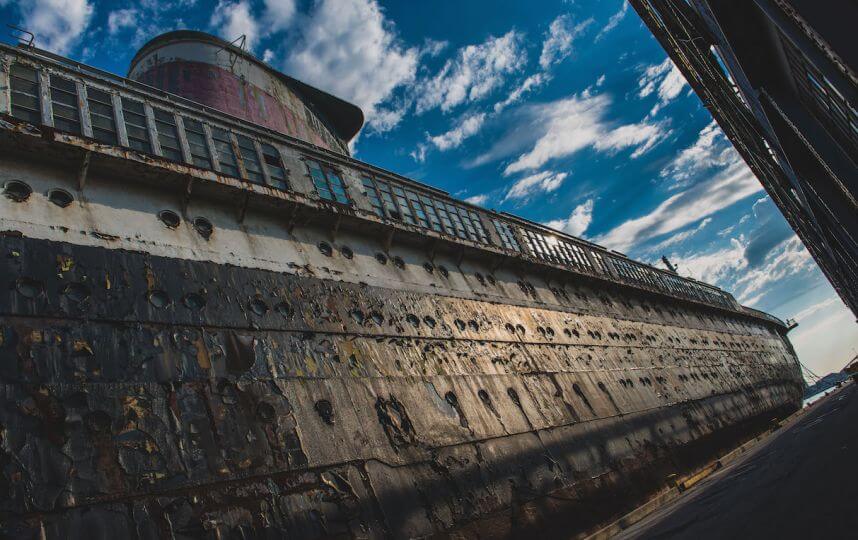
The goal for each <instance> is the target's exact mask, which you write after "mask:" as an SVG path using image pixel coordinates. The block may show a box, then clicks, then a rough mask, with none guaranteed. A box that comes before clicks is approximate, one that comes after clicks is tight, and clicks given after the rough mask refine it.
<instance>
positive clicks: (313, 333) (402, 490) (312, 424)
mask: <svg viewBox="0 0 858 540" xmlns="http://www.w3.org/2000/svg"><path fill="white" fill-rule="evenodd" d="M2 245H3V249H4V254H3V255H4V257H3V259H2V261H3V262H2V271H0V275H3V276H7V279H8V280H9V281H8V282H7V284H6V286H5V287H4V289H5V291H6V293H5V295H3V296H2V298H0V313H2V314H3V327H2V336H3V338H2V348H0V358H2V360H0V365H2V366H3V370H2V378H3V380H4V381H5V386H4V392H5V396H4V400H5V402H6V403H7V404H9V406H8V407H6V408H5V409H4V410H3V411H2V412H0V418H2V420H0V423H2V425H3V427H4V455H5V458H4V462H5V463H6V464H7V465H6V468H5V469H4V471H5V473H4V477H5V482H6V487H7V489H8V492H9V493H10V497H9V498H8V499H7V503H6V508H5V511H6V512H7V519H6V521H5V522H4V523H5V524H6V527H7V529H6V530H7V532H12V533H14V532H15V531H16V530H18V529H17V527H25V526H30V527H34V526H35V527H37V528H38V527H46V530H48V531H52V530H53V531H55V532H57V533H59V532H60V531H64V530H69V529H67V527H70V528H72V529H75V528H77V527H80V526H82V525H81V524H80V523H78V522H77V521H76V520H80V519H83V518H82V517H81V516H82V514H81V512H83V509H84V508H88V507H92V506H93V505H95V510H93V512H95V513H94V514H92V513H91V514H90V515H91V516H93V517H92V519H93V520H95V521H96V522H98V523H99V526H100V527H116V528H117V529H114V530H118V529H125V528H128V527H131V528H139V527H142V526H143V525H142V524H137V523H135V521H134V520H135V513H138V514H140V515H141V516H147V517H146V518H145V520H144V521H145V522H146V523H147V524H146V527H154V529H153V531H152V533H153V534H155V535H156V536H158V535H164V534H167V533H168V531H171V530H172V531H173V532H180V531H181V532H184V533H191V534H193V531H194V530H198V531H204V530H206V529H207V528H209V529H211V530H215V529H217V530H222V531H223V532H229V533H230V534H236V531H238V530H242V528H245V529H246V530H248V531H250V530H255V531H257V532H259V531H262V530H270V531H280V532H281V533H288V534H289V535H295V536H302V537H318V536H326V535H339V534H342V535H347V536H348V535H352V536H358V537H360V536H363V535H368V536H374V535H377V536H384V535H388V534H390V535H394V536H413V535H417V536H419V535H427V534H436V533H440V532H443V531H446V530H449V529H450V528H456V527H461V526H464V525H467V523H468V522H469V521H471V520H473V519H477V518H479V517H485V516H487V515H491V514H492V513H494V512H498V511H502V510H503V509H504V508H506V507H508V505H510V504H512V501H511V500H510V497H511V496H512V495H511V493H510V492H509V487H508V483H509V482H510V481H512V482H514V483H515V484H516V485H519V484H520V488H516V489H521V490H522V493H518V494H517V495H515V496H516V497H522V498H523V500H522V501H520V503H523V501H524V500H531V499H535V498H536V499H538V498H539V497H540V496H541V495H545V494H549V493H552V492H555V491H557V490H569V489H572V491H573V492H574V491H575V489H577V487H576V486H578V484H579V483H581V482H583V483H584V485H587V484H588V481H587V480H586V479H587V478H594V477H600V476H601V475H608V477H614V476H617V475H619V476H618V478H616V479H615V480H613V481H612V480H609V478H604V479H603V481H604V482H605V484H607V485H610V484H612V483H614V482H618V483H620V484H622V481H621V477H622V476H623V475H624V474H625V472H626V469H628V472H629V473H630V474H631V473H632V472H633V471H636V470H639V469H645V468H646V467H647V466H648V464H649V463H650V462H660V461H663V460H668V461H669V460H671V459H672V458H671V456H673V455H674V454H676V455H681V454H682V452H683V451H682V449H681V447H682V445H683V444H684V443H693V441H695V440H698V439H704V440H705V438H706V437H707V436H708V435H711V434H715V433H717V432H718V431H719V430H720V429H723V428H726V427H727V426H730V425H733V424H739V425H741V424H742V423H743V421H747V422H751V421H753V420H755V419H756V418H757V417H759V416H761V415H762V416H765V415H769V414H772V413H773V412H775V411H777V410H779V409H782V408H784V409H785V408H789V407H790V406H791V404H793V403H794V402H795V400H796V399H797V397H796V396H800V388H799V386H798V384H797V382H796V379H795V378H794V373H793V368H792V364H791V362H790V361H789V360H788V356H789V353H788V352H787V348H786V347H785V345H784V342H783V341H782V339H781V338H780V337H779V336H777V334H775V333H772V332H771V331H767V330H764V329H763V328H761V329H759V331H758V333H757V335H736V334H735V333H734V332H733V331H731V330H730V329H729V328H728V327H727V326H724V327H723V328H721V329H720V330H718V324H717V323H705V324H704V323H701V324H700V325H699V329H696V330H692V331H690V332H689V331H688V330H686V329H684V328H682V327H671V326H670V325H656V324H646V323H641V322H637V323H633V322H627V323H625V324H626V332H625V333H624V334H619V333H616V332H615V331H614V330H607V328H609V327H610V328H616V325H617V321H613V320H611V319H609V318H604V317H602V318H596V317H593V318H576V320H575V322H574V323H571V321H570V320H569V316H568V314H563V313H559V312H556V311H553V310H541V309H537V308H535V307H530V308H525V307H518V308H516V307H512V306H503V305H496V304H488V303H484V302H477V301H464V300H457V299H450V298H446V297H443V296H437V295H434V296H433V295H427V294H415V293H407V292H401V291H395V290H389V289H380V288H375V287H368V286H361V285H359V284H346V283H334V282H330V281H322V280H318V279H315V278H306V277H297V276H286V275H283V274H279V273H273V272H266V271H260V270H250V269H241V268H233V267H227V266H218V265H213V264H211V263H205V262H193V261H183V260H177V259H165V258H161V257H152V256H147V255H144V254H139V253H130V252H111V251H108V250H105V249H103V248H95V247H81V246H74V245H70V244H56V243H50V242H46V241H34V240H28V239H25V238H19V237H15V236H14V235H9V236H5V237H4V239H3V244H2ZM46 261H48V262H49V264H46ZM465 321H467V322H465ZM504 321H508V322H515V323H516V326H519V327H520V328H521V329H520V330H517V331H516V332H514V333H510V332H509V331H508V330H507V327H506V323H505V322H504ZM461 326H464V329H460V328H461ZM549 329H550V331H549ZM632 329H634V330H632ZM540 330H542V331H540ZM603 330H604V331H606V332H607V333H606V334H605V335H601V332H602V331H603ZM633 332H634V333H633ZM685 333H688V334H687V335H690V336H693V337H685V338H682V337H676V338H675V337H674V336H681V335H683V334H685ZM614 336H617V337H616V338H615V337H614ZM638 336H640V337H638ZM632 338H634V339H632ZM668 338H670V340H671V341H674V340H675V341H676V343H677V346H673V347H672V346H671V345H670V342H669V341H667V339H668ZM604 341H609V342H610V343H611V344H610V345H608V344H602V343H603V342H604ZM682 342H684V343H685V345H678V344H679V343H682ZM704 342H705V343H704ZM721 343H724V344H728V343H729V345H728V346H726V347H725V346H722V345H720V344H721ZM707 450H708V449H707ZM705 453H707V452H706V451H703V452H701V454H705ZM662 466H663V464H662ZM350 478H351V480H349V479H350ZM651 482H652V479H650V481H649V482H642V484H641V485H640V486H639V487H640V489H642V490H646V488H647V487H652V484H651ZM601 483H602V481H600V482H599V484H597V485H594V486H591V488H590V489H593V490H595V491H598V490H599V488H600V484H601ZM605 487H606V488H607V486H605ZM457 493H458V495H457ZM466 493H469V495H465V494H466ZM165 497H166V499H167V500H169V501H170V503H169V504H168V505H167V507H166V508H165V507H162V506H160V505H161V504H162V503H163V502H164V498H165ZM462 497H464V498H462ZM156 501H159V502H156ZM153 505H154V506H153ZM177 507H178V508H177ZM181 508H185V510H181ZM175 512H179V513H180V514H181V515H182V516H184V517H183V518H182V519H177V518H176V517H175V516H174V515H173V514H174V513H175ZM427 515H428V516H429V517H428V518H427ZM10 516H17V517H14V518H12V517H10ZM96 516H97V517H96ZM108 516H110V517H109V518H108ZM182 520H184V521H182ZM305 520H306V521H308V522H307V523H304V522H303V521H305ZM153 522H154V523H155V524H157V523H160V525H155V524H153ZM111 523H112V524H111ZM22 530H23V529H22Z"/></svg>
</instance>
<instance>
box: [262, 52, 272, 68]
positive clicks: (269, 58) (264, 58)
mask: <svg viewBox="0 0 858 540" xmlns="http://www.w3.org/2000/svg"><path fill="white" fill-rule="evenodd" d="M262 61H263V62H265V63H266V64H270V63H271V62H273V61H274V51H272V50H271V49H265V51H263V53H262Z"/></svg>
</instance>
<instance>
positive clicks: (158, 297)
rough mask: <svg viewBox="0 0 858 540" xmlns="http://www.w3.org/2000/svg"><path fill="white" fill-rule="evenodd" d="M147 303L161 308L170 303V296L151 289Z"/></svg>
mask: <svg viewBox="0 0 858 540" xmlns="http://www.w3.org/2000/svg"><path fill="white" fill-rule="evenodd" d="M149 303H150V304H152V305H153V306H155V307H156V308H158V309H162V308H165V307H167V306H169V305H170V296H169V295H168V294H167V293H165V292H164V291H152V292H150V293H149Z"/></svg>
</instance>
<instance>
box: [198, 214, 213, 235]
mask: <svg viewBox="0 0 858 540" xmlns="http://www.w3.org/2000/svg"><path fill="white" fill-rule="evenodd" d="M194 230H196V231H197V234H199V235H200V236H202V237H203V238H205V239H206V240H208V239H209V238H211V237H212V234H213V233H214V225H212V222H211V221H209V220H207V219H206V218H204V217H195V218H194Z"/></svg>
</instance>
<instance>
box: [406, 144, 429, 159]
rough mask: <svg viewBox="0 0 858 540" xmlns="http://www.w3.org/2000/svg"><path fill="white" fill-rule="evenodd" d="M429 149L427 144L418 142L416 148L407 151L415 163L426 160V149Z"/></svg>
mask: <svg viewBox="0 0 858 540" xmlns="http://www.w3.org/2000/svg"><path fill="white" fill-rule="evenodd" d="M427 150H429V146H428V145H426V144H423V143H418V144H417V148H415V149H414V150H412V151H411V152H409V153H408V155H409V156H411V159H413V160H414V161H416V162H417V163H423V162H424V161H426V151H427Z"/></svg>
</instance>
